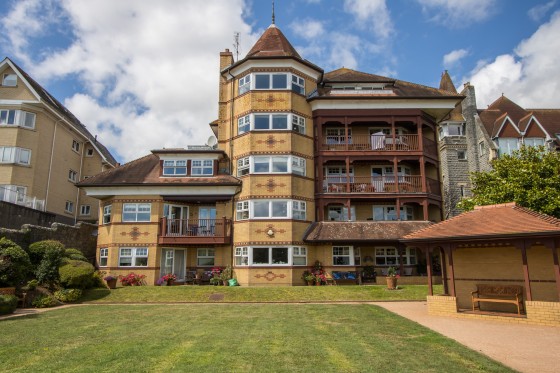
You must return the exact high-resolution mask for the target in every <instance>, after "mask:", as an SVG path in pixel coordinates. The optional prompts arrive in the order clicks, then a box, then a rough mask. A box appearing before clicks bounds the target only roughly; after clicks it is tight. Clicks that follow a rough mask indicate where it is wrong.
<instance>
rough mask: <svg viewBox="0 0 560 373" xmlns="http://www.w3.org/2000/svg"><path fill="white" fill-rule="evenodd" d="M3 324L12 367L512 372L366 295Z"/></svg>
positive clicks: (126, 308) (95, 309)
mask: <svg viewBox="0 0 560 373" xmlns="http://www.w3.org/2000/svg"><path fill="white" fill-rule="evenodd" d="M0 329H1V330H2V332H1V333H0V346H2V348H1V349H0V362H1V363H0V366H1V368H2V371H10V372H11V371H13V372H30V371H31V372H35V371H53V372H54V371H80V372H99V371H102V372H104V371H106V372H109V371H111V372H114V371H126V372H132V371H134V372H148V371H149V372H171V371H175V372H197V371H201V372H202V371H203V372H249V371H251V372H389V371H390V372H454V373H456V372H480V371H488V372H511V370H509V369H508V368H506V367H504V366H503V365H500V364H499V363H497V362H495V361H493V360H490V359H489V358H487V357H485V356H483V355H481V354H479V353H477V352H475V351H472V350H469V349H468V348H466V347H464V346H462V345H460V344H458V343H456V342H455V341H453V340H450V339H448V338H445V337H443V336H441V335H439V334H437V333H435V332H433V331H430V330H429V329H426V328H424V327H422V326H420V325H418V324H416V323H414V322H411V321H408V320H406V319H404V318H401V317H400V316H397V315H394V314H392V313H390V312H388V311H386V310H384V309H382V308H380V307H377V306H374V305H367V304H258V305H257V304H174V305H97V304H96V305H93V304H90V305H82V306H76V307H71V308H64V309H55V310H51V311H48V312H45V313H42V314H37V315H33V316H25V317H18V318H12V319H6V320H2V321H0Z"/></svg>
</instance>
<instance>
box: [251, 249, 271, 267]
mask: <svg viewBox="0 0 560 373" xmlns="http://www.w3.org/2000/svg"><path fill="white" fill-rule="evenodd" d="M268 263H269V260H268V247H254V248H253V264H268Z"/></svg>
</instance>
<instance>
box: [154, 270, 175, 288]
mask: <svg viewBox="0 0 560 373" xmlns="http://www.w3.org/2000/svg"><path fill="white" fill-rule="evenodd" d="M175 280H177V276H175V275H174V274H173V273H168V274H166V275H163V276H161V278H160V279H159V280H158V284H160V285H162V286H163V284H165V285H167V286H171V285H173V283H174V282H175Z"/></svg>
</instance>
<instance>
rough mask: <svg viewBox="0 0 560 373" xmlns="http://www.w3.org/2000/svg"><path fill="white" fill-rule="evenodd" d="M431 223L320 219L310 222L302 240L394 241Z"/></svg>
mask: <svg viewBox="0 0 560 373" xmlns="http://www.w3.org/2000/svg"><path fill="white" fill-rule="evenodd" d="M431 224H432V223H431V222H428V221H375V222H374V221H367V222H356V221H354V222H339V221H321V222H315V223H312V224H311V226H310V227H309V229H308V230H307V232H306V233H305V234H304V237H303V240H304V241H307V242H349V241H396V240H399V239H401V238H403V237H404V236H405V235H407V234H409V233H412V232H414V231H417V230H419V229H423V228H426V227H428V226H429V225H431Z"/></svg>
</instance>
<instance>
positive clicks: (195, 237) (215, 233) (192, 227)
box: [158, 218, 231, 245]
mask: <svg viewBox="0 0 560 373" xmlns="http://www.w3.org/2000/svg"><path fill="white" fill-rule="evenodd" d="M230 240H231V220H230V219H225V218H222V219H168V218H163V219H161V221H160V227H159V239H158V241H159V243H160V244H183V245H184V244H226V243H229V242H230Z"/></svg>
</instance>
